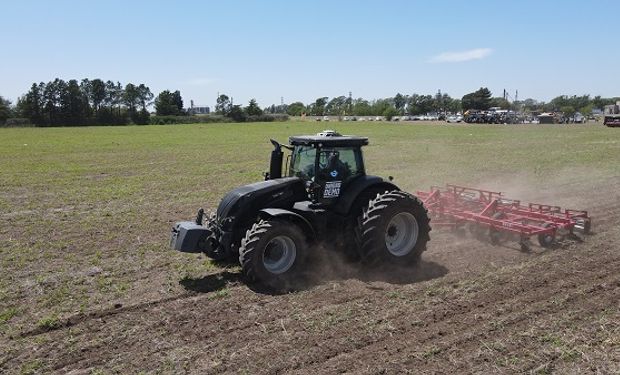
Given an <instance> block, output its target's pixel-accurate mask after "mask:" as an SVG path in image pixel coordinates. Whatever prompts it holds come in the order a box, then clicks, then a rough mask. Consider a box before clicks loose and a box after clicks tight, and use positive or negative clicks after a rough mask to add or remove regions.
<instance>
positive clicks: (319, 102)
mask: <svg viewBox="0 0 620 375" xmlns="http://www.w3.org/2000/svg"><path fill="white" fill-rule="evenodd" d="M327 99H328V97H326V96H324V97H321V98H317V99H316V100H315V101H314V104H313V105H312V114H313V115H315V116H323V115H324V114H325V105H326V104H327Z"/></svg>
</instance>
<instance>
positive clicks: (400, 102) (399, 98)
mask: <svg viewBox="0 0 620 375" xmlns="http://www.w3.org/2000/svg"><path fill="white" fill-rule="evenodd" d="M406 105H407V97H406V96H405V95H403V94H401V93H397V94H396V96H394V108H396V110H397V111H398V113H404V111H405V106H406Z"/></svg>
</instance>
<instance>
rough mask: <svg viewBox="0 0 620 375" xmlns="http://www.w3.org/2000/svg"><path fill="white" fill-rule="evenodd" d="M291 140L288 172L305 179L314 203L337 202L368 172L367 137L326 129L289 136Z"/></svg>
mask: <svg viewBox="0 0 620 375" xmlns="http://www.w3.org/2000/svg"><path fill="white" fill-rule="evenodd" d="M289 143H290V145H291V147H290V148H291V155H290V158H289V160H288V163H287V164H288V167H287V173H286V175H288V176H289V177H299V178H301V179H303V180H304V181H305V182H306V188H307V190H308V192H309V195H310V198H311V200H312V201H313V202H316V203H321V204H325V205H329V204H331V203H333V202H335V201H336V200H337V199H338V198H339V197H340V195H341V191H343V190H345V189H346V187H347V185H348V184H349V183H350V182H351V181H353V180H354V179H355V178H356V177H359V176H363V175H365V174H366V171H365V169H364V159H363V157H362V150H361V147H362V146H365V145H367V144H368V138H364V137H356V136H348V135H341V134H339V133H336V132H335V131H333V130H325V131H323V132H321V133H318V134H316V135H302V136H293V137H290V138H289Z"/></svg>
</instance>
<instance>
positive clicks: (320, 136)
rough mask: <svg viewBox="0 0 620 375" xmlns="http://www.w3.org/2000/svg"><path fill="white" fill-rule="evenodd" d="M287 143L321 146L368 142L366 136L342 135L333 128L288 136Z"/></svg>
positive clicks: (360, 144)
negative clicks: (315, 132)
mask: <svg viewBox="0 0 620 375" xmlns="http://www.w3.org/2000/svg"><path fill="white" fill-rule="evenodd" d="M288 141H289V143H290V144H291V145H293V146H298V145H304V146H309V145H317V144H322V145H323V146H331V147H338V146H365V145H367V144H368V138H366V137H357V136H355V135H342V134H340V133H337V132H335V131H333V130H323V131H322V132H320V133H317V134H316V135H296V136H292V137H289V139H288Z"/></svg>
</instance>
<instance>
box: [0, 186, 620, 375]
mask: <svg viewBox="0 0 620 375" xmlns="http://www.w3.org/2000/svg"><path fill="white" fill-rule="evenodd" d="M607 182H609V183H611V184H613V185H615V186H620V180H618V179H615V180H613V179H612V180H611V181H607ZM589 203H590V207H592V210H591V215H592V216H593V217H595V218H596V221H595V233H594V234H593V235H591V236H587V237H585V238H584V242H583V243H572V244H565V245H564V246H562V247H558V248H555V249H551V250H542V249H540V248H534V250H533V251H532V252H531V253H523V252H520V251H518V250H517V247H516V245H514V244H512V245H511V244H508V245H507V246H501V247H494V246H491V245H490V244H486V243H482V242H479V241H477V240H474V239H468V238H456V237H454V236H453V235H452V234H451V233H445V232H443V233H442V232H439V231H435V232H434V233H433V240H432V242H431V243H430V246H429V250H428V251H427V252H426V253H425V254H424V257H423V262H422V263H421V264H420V266H419V268H418V269H414V270H393V269H390V270H376V271H374V272H370V273H364V274H363V275H362V274H361V273H356V271H355V269H352V268H348V267H347V266H342V267H347V268H346V269H344V268H343V269H340V270H338V269H334V267H337V266H334V267H332V268H331V269H330V270H328V271H326V272H327V274H326V275H327V276H326V277H325V278H323V281H322V282H320V283H319V284H317V285H310V286H308V288H307V289H306V290H303V291H300V292H295V293H290V294H284V295H269V294H265V293H262V292H261V291H260V290H252V289H251V288H250V287H248V286H246V285H244V284H243V283H241V282H240V280H239V275H238V273H236V272H230V271H224V272H218V273H214V274H210V275H207V276H205V277H204V278H202V279H198V280H190V281H188V282H187V286H186V292H185V293H182V294H179V295H176V296H174V297H170V298H165V299H153V300H147V301H144V302H142V303H139V304H133V305H131V304H130V305H123V306H117V307H116V308H115V307H111V308H110V309H107V310H102V311H97V312H94V313H90V314H76V315H74V316H70V317H67V318H64V319H62V320H61V321H60V322H59V324H58V326H57V327H53V328H51V329H34V330H31V331H23V332H21V333H20V337H13V338H11V339H10V340H9V341H8V342H5V343H7V344H8V345H11V346H15V347H17V348H19V350H18V351H16V353H17V355H16V356H14V357H13V356H11V357H9V358H7V357H5V358H4V362H3V364H2V366H3V367H4V368H5V369H11V368H14V366H16V365H18V364H19V363H26V362H28V361H30V360H32V359H34V358H40V359H43V360H45V361H46V362H47V363H50V364H51V367H50V368H49V370H52V371H54V372H61V373H89V371H90V370H91V369H94V368H101V367H103V368H108V369H116V370H118V371H120V372H125V371H127V370H132V369H133V370H136V369H141V370H145V371H154V372H158V371H163V372H194V373H222V372H233V373H237V372H241V373H250V374H254V373H283V372H286V373H340V372H345V373H404V372H412V373H449V372H451V373H455V372H456V373H465V372H479V373H488V372H528V371H532V372H551V371H557V372H558V373H584V372H592V373H617V372H618V371H620V314H619V311H620V310H619V307H620V306H619V303H620V302H619V301H620V273H619V272H618V271H619V270H620V255H619V254H618V249H619V248H618V245H617V244H618V242H619V241H620V235H619V234H620V231H619V230H618V228H617V225H616V223H617V222H619V221H620V193H618V192H613V191H610V192H609V194H605V195H603V194H601V195H599V196H597V197H593V198H592V199H591V202H589ZM318 272H319V274H320V273H321V272H322V271H318ZM337 274H341V275H342V274H345V275H347V276H350V278H346V279H343V278H338V277H336V276H335V275H337ZM318 279H321V278H318ZM224 287H226V289H223V288H224ZM218 290H226V291H227V292H226V293H227V294H230V295H233V294H234V298H231V297H228V296H226V295H218ZM37 337H45V340H41V341H38V340H36V338H37ZM33 338H34V339H33ZM14 349H16V348H14Z"/></svg>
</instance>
